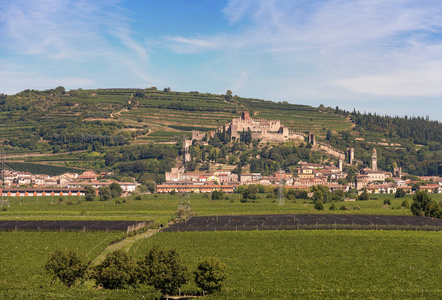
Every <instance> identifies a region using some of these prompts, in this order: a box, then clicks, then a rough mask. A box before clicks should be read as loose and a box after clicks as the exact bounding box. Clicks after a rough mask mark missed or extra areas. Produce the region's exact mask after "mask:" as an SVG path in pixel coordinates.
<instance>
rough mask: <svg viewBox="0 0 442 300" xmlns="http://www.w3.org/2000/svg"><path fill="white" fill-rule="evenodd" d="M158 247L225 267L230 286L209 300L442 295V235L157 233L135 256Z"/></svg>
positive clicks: (191, 264) (191, 261) (189, 260)
mask: <svg viewBox="0 0 442 300" xmlns="http://www.w3.org/2000/svg"><path fill="white" fill-rule="evenodd" d="M153 245H160V246H161V247H171V248H175V249H177V250H178V251H179V252H180V253H181V254H182V256H183V257H184V259H185V260H186V261H187V263H188V266H189V268H191V269H193V268H194V266H195V265H196V262H197V261H199V260H201V259H203V258H205V257H208V256H215V257H217V258H219V259H220V260H221V261H222V262H224V263H226V264H227V273H228V280H227V284H226V287H225V288H224V289H223V291H222V292H220V293H218V294H215V295H213V296H211V297H208V298H209V299H343V298H345V299H439V298H440V294H441V292H442V287H441V285H440V282H442V273H441V271H440V270H441V268H442V264H441V262H440V259H439V254H440V249H441V247H442V233H441V232H404V231H376V232H374V231H345V230H343V231H339V230H338V231H321V230H318V231H302V230H301V231H266V232H263V231H251V232H194V233H178V234H177V233H159V234H157V235H155V236H153V237H151V238H149V239H144V240H141V241H140V242H139V244H138V245H136V246H134V247H132V248H131V251H132V253H133V254H134V255H135V257H137V258H141V257H142V256H143V255H145V254H146V253H147V251H148V250H149V249H150V248H151V247H152V246H153ZM194 289H195V287H194V286H193V284H188V285H187V286H186V287H184V288H183V289H182V290H189V291H192V290H194Z"/></svg>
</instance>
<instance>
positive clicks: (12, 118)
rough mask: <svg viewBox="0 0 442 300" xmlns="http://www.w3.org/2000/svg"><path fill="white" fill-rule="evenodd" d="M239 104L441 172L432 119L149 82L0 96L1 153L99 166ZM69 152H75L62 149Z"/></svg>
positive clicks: (221, 119) (205, 123)
mask: <svg viewBox="0 0 442 300" xmlns="http://www.w3.org/2000/svg"><path fill="white" fill-rule="evenodd" d="M242 111H250V112H251V116H252V117H253V118H257V119H268V120H281V123H282V124H284V125H285V126H286V127H288V128H289V129H290V130H294V131H297V132H301V133H308V132H315V134H316V137H317V139H318V140H320V141H325V142H327V143H330V144H331V145H332V146H333V147H335V148H336V149H339V150H345V149H346V148H347V147H354V148H355V155H356V158H357V159H359V160H361V161H363V162H364V163H368V161H369V151H370V150H371V149H372V148H373V147H376V148H377V149H378V150H380V151H379V153H380V159H379V161H380V167H382V168H384V169H387V170H388V168H392V166H393V163H395V164H396V165H399V166H403V167H406V168H407V169H406V171H409V172H410V173H414V174H416V175H427V174H428V175H433V174H441V173H442V170H440V169H441V166H440V162H441V161H442V125H441V124H439V123H438V122H432V121H429V120H426V119H423V118H410V119H407V118H405V119H404V118H391V117H381V116H371V115H362V114H359V113H356V111H354V112H353V113H350V112H346V111H342V110H340V109H338V108H336V109H332V108H326V107H323V106H320V107H318V108H315V107H311V106H307V105H295V104H289V103H286V102H282V103H275V102H272V101H264V100H259V99H248V98H241V97H238V96H232V94H231V92H230V91H228V92H227V93H226V95H215V94H210V93H199V92H197V91H193V92H175V91H170V89H168V88H167V89H164V90H162V91H159V90H157V89H156V88H154V87H153V88H148V89H97V90H82V89H78V90H71V91H65V89H64V88H63V87H57V88H56V89H52V90H46V91H35V90H25V91H23V92H21V93H18V94H16V95H12V96H6V95H0V140H2V141H3V142H4V151H5V153H6V155H7V156H8V155H9V156H12V155H29V154H31V155H32V154H34V155H35V154H40V153H43V154H47V155H46V156H28V157H21V158H20V157H19V158H17V157H15V158H11V159H12V160H16V161H17V160H18V161H27V162H40V163H48V164H53V165H62V166H67V167H80V168H100V167H103V163H98V161H100V160H101V161H102V162H103V161H104V159H105V156H106V152H107V153H108V152H109V150H108V149H112V148H115V147H123V146H124V147H128V146H129V147H130V146H131V145H134V146H135V145H143V144H150V143H152V142H154V143H165V144H168V143H170V144H172V145H173V144H175V143H176V142H177V141H178V140H179V139H180V138H181V137H182V136H183V135H185V136H190V134H191V131H192V130H200V131H209V130H215V129H216V128H218V127H219V126H221V125H223V124H226V123H228V122H229V121H231V120H232V119H233V118H237V117H239V116H240V114H241V112H242ZM325 139H327V141H326V140H325ZM116 150H117V149H116ZM71 151H79V152H77V153H76V154H75V155H67V154H63V153H67V152H71ZM81 151H84V152H81ZM118 151H119V150H118ZM118 151H117V152H118ZM53 154H57V155H56V156H53ZM388 157H394V160H393V161H390V160H388ZM404 157H405V158H406V159H404ZM410 164H411V165H412V166H411V167H408V166H409V165H410Z"/></svg>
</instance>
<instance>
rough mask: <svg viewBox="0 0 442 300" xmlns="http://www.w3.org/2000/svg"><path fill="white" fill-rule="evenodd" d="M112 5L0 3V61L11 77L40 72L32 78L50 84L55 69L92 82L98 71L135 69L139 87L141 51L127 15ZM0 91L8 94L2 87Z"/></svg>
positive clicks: (144, 62)
mask: <svg viewBox="0 0 442 300" xmlns="http://www.w3.org/2000/svg"><path fill="white" fill-rule="evenodd" d="M118 2H119V1H115V0H110V1H101V0H97V1H86V0H80V1H75V0H44V1H39V0H33V1H31V0H15V1H10V2H9V1H8V2H4V3H3V4H0V10H1V12H2V14H1V15H2V17H1V18H0V38H1V39H2V41H3V42H2V43H1V44H0V51H2V55H1V57H2V58H4V59H8V60H10V61H11V62H14V63H10V64H9V67H8V70H9V71H11V72H12V73H13V74H14V72H18V73H20V72H22V71H23V70H26V71H27V72H31V71H32V72H35V73H36V74H38V73H39V72H41V73H42V74H41V75H39V76H37V77H40V78H45V79H48V81H50V82H51V77H54V78H56V77H58V76H59V75H55V74H56V73H59V70H60V69H64V70H65V71H66V72H69V74H70V76H71V77H75V78H84V77H89V78H94V79H95V78H96V77H97V76H99V73H98V71H101V70H100V69H103V66H104V68H106V65H111V64H118V63H119V64H120V65H119V68H120V71H119V73H124V72H125V71H133V69H134V65H138V66H137V69H139V70H141V69H143V71H138V72H133V74H136V75H139V78H140V79H141V80H143V82H144V81H145V79H146V77H147V75H146V74H145V73H146V72H147V71H148V63H149V56H148V54H147V49H146V47H145V45H144V44H140V43H138V42H137V41H136V40H135V39H134V38H133V37H132V31H131V30H130V20H129V18H128V17H126V15H127V11H125V10H124V9H123V8H121V7H120V6H119V3H118ZM116 57H117V58H124V59H115V58H116ZM3 70H6V68H4V67H3ZM49 70H50V71H49ZM48 72H49V73H51V75H49V74H47V73H48ZM17 80H20V76H19V78H18V79H17ZM94 81H95V80H94ZM31 82H32V81H31ZM34 82H35V81H34ZM88 83H89V81H88V82H85V84H88ZM24 86H27V84H26V83H25V84H24ZM0 88H1V89H5V88H6V89H10V88H9V86H7V85H6V84H5V82H1V83H0ZM21 89H23V87H22V88H21ZM21 89H20V90H21ZM16 92H17V90H16Z"/></svg>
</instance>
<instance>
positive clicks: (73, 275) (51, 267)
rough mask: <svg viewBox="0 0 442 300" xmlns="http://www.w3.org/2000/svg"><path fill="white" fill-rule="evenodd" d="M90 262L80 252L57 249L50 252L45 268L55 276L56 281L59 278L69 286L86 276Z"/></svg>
mask: <svg viewBox="0 0 442 300" xmlns="http://www.w3.org/2000/svg"><path fill="white" fill-rule="evenodd" d="M87 266H88V263H87V262H86V259H85V258H84V257H83V256H81V255H80V254H78V253H76V252H73V251H69V250H56V251H54V252H52V253H50V254H49V258H48V261H47V262H46V264H45V267H44V268H45V270H46V271H47V272H48V273H49V274H51V275H52V276H53V279H54V281H55V280H56V279H57V278H58V279H60V280H61V282H63V284H65V285H66V286H67V287H68V288H70V287H71V286H72V285H74V284H75V282H76V281H77V280H81V279H83V278H84V277H85V275H86V271H87Z"/></svg>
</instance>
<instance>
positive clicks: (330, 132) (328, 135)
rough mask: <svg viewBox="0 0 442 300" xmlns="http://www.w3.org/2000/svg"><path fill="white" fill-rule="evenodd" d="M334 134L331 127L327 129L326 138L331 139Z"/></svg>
mask: <svg viewBox="0 0 442 300" xmlns="http://www.w3.org/2000/svg"><path fill="white" fill-rule="evenodd" d="M332 136H333V132H332V131H331V129H329V130H327V136H326V138H325V139H326V140H329V139H331V138H332Z"/></svg>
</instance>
